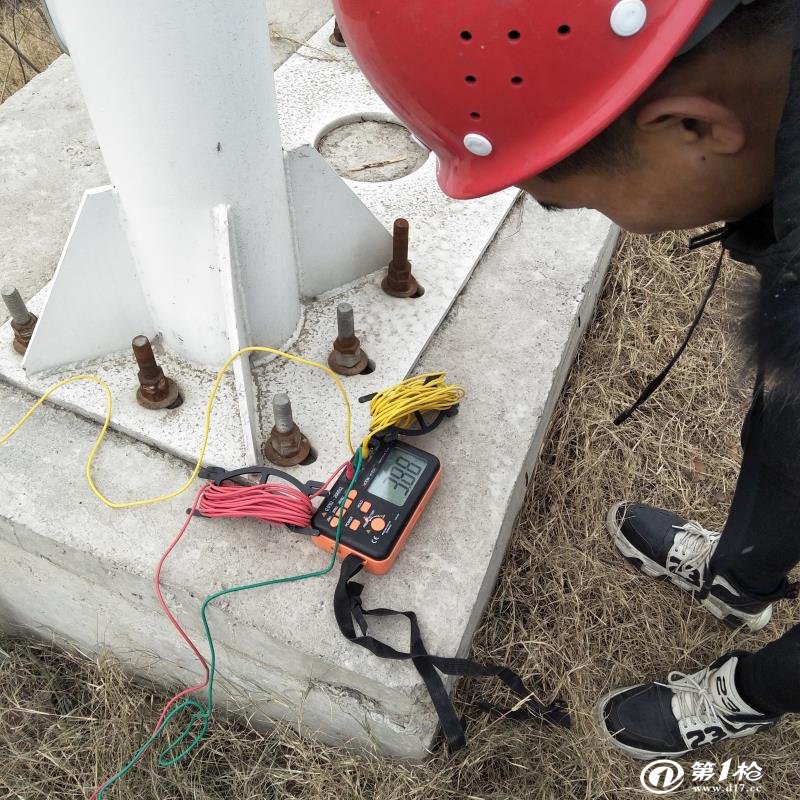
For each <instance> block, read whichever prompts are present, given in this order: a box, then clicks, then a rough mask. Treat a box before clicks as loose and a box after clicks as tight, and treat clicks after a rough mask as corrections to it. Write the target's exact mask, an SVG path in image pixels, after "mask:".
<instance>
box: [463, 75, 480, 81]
mask: <svg viewBox="0 0 800 800" xmlns="http://www.w3.org/2000/svg"><path fill="white" fill-rule="evenodd" d="M464 80H465V81H466V82H467V83H477V82H478V79H477V78H476V77H475V76H474V75H467V76H466V77H465V78H464Z"/></svg>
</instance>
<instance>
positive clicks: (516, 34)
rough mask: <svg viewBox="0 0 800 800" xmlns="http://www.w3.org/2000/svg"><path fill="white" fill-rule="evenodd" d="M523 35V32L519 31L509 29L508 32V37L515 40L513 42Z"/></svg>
mask: <svg viewBox="0 0 800 800" xmlns="http://www.w3.org/2000/svg"><path fill="white" fill-rule="evenodd" d="M521 36H522V34H521V33H520V32H519V31H509V32H508V38H509V39H511V41H513V42H515V41H516V40H517V39H519V38H520V37H521Z"/></svg>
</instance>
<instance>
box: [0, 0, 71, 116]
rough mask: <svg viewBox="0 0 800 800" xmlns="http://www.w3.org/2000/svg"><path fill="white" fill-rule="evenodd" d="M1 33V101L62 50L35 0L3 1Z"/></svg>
mask: <svg viewBox="0 0 800 800" xmlns="http://www.w3.org/2000/svg"><path fill="white" fill-rule="evenodd" d="M0 34H2V36H0V103H2V102H3V100H5V99H6V98H7V97H10V96H11V95H12V94H14V92H16V91H17V89H20V88H22V87H23V86H24V85H25V84H26V83H27V82H28V81H29V80H30V79H31V78H32V77H33V76H34V75H36V74H37V72H41V71H42V70H44V69H46V68H47V66H48V65H49V64H50V62H51V61H53V60H54V59H56V58H57V57H58V56H59V55H60V52H61V51H60V50H59V49H58V47H57V46H56V44H55V43H54V42H53V38H52V36H51V35H50V28H49V26H48V24H47V20H46V19H45V17H44V15H43V13H42V10H41V5H40V4H39V3H38V2H36V0H0ZM3 38H5V39H7V40H8V41H3ZM9 43H10V44H9ZM12 45H13V47H12ZM14 48H16V50H17V51H19V52H15V49H14Z"/></svg>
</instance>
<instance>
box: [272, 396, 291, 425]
mask: <svg viewBox="0 0 800 800" xmlns="http://www.w3.org/2000/svg"><path fill="white" fill-rule="evenodd" d="M272 413H273V415H274V417H275V430H277V431H278V433H289V432H290V431H291V430H292V429H293V428H294V417H293V416H292V403H291V401H290V400H289V395H288V394H286V393H285V392H281V393H280V394H276V395H275V397H273V398H272Z"/></svg>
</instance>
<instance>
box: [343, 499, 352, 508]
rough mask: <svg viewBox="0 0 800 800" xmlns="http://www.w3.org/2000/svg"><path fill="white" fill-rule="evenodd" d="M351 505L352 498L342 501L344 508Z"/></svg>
mask: <svg viewBox="0 0 800 800" xmlns="http://www.w3.org/2000/svg"><path fill="white" fill-rule="evenodd" d="M351 505H353V501H352V500H345V501H344V507H345V508H350V506H351Z"/></svg>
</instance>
